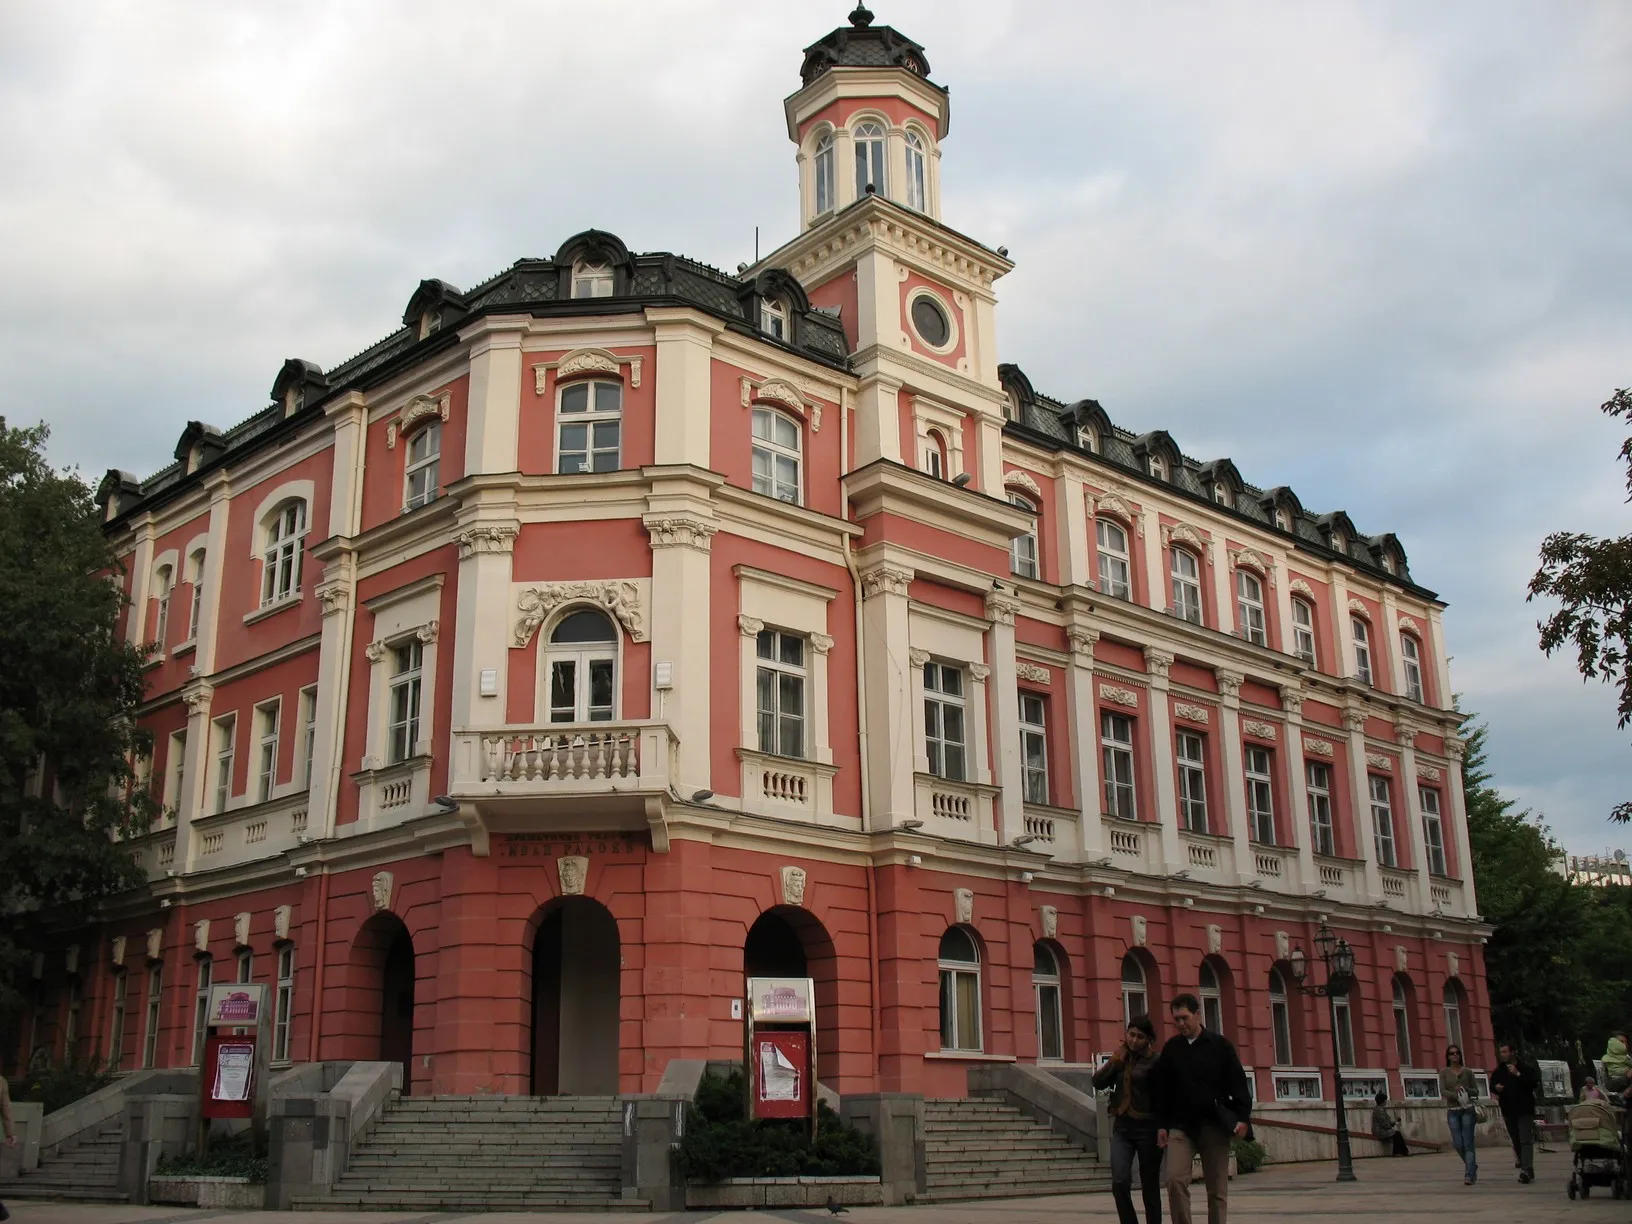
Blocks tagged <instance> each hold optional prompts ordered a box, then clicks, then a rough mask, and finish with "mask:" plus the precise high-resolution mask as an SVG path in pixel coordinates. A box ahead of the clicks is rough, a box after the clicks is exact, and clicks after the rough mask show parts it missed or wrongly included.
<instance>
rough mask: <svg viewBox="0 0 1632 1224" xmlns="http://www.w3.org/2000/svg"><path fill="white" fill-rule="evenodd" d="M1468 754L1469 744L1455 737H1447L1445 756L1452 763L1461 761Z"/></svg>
mask: <svg viewBox="0 0 1632 1224" xmlns="http://www.w3.org/2000/svg"><path fill="white" fill-rule="evenodd" d="M1467 753H1468V745H1467V742H1466V741H1464V740H1462V739H1460V738H1459V737H1457V736H1455V735H1447V736H1446V737H1445V756H1446V757H1447V758H1448V759H1450V760H1452V761H1461V760H1462V758H1463V757H1465V756H1466V755H1467Z"/></svg>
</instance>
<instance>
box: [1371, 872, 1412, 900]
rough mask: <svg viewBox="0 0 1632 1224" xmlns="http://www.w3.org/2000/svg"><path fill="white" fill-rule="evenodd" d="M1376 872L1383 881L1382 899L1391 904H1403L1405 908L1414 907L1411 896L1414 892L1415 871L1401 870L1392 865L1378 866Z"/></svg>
mask: <svg viewBox="0 0 1632 1224" xmlns="http://www.w3.org/2000/svg"><path fill="white" fill-rule="evenodd" d="M1377 874H1378V875H1379V876H1381V877H1382V881H1383V899H1384V900H1385V901H1387V902H1389V903H1390V904H1391V905H1399V906H1403V907H1405V908H1406V909H1415V908H1416V906H1414V905H1412V903H1411V901H1412V897H1413V895H1414V894H1415V892H1416V882H1417V873H1416V872H1414V871H1401V870H1398V869H1396V868H1393V867H1379V868H1378V869H1377Z"/></svg>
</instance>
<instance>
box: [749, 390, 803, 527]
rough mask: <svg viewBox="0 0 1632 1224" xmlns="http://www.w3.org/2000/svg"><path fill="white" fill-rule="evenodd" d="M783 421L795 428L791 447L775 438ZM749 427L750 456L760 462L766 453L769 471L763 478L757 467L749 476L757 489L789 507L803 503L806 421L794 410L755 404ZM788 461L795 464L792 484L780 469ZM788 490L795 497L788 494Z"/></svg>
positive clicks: (755, 490)
mask: <svg viewBox="0 0 1632 1224" xmlns="http://www.w3.org/2000/svg"><path fill="white" fill-rule="evenodd" d="M783 422H785V423H787V424H788V425H791V426H792V427H793V436H794V441H793V445H792V446H789V445H788V444H787V443H785V442H779V441H777V440H776V427H777V425H778V424H779V423H783ZM762 424H763V427H764V428H765V429H766V430H767V431H768V432H769V434H770V436H769V437H762V436H761V434H760V429H761V426H762ZM749 426H750V435H751V441H750V444H749V451H750V454H751V459H752V461H753V462H755V463H757V461H758V460H759V459H760V458H761V457H762V456H763V458H764V460H765V462H766V464H767V465H768V467H769V472H768V474H767V475H766V476H765V477H763V478H762V477H761V476H760V473H759V472H758V471H757V470H755V471H753V472H752V473H751V476H750V479H751V480H752V482H753V490H754V492H755V493H761V494H763V495H764V496H766V497H771V498H775V499H776V500H777V501H780V502H786V503H787V504H788V505H790V506H802V505H804V504H805V423H804V422H803V421H801V420H800V419H799V418H798V417H796V416H794V415H793V414H792V413H791V412H783V411H781V410H780V409H778V408H771V407H769V406H767V405H765V404H755V405H754V408H753V413H752V416H751V417H750V421H749ZM779 461H780V463H779ZM786 463H792V464H793V481H792V483H791V485H790V484H789V482H788V481H787V479H786V478H785V475H784V474H783V472H782V471H781V465H782V464H786ZM789 493H791V494H792V496H788V494H789Z"/></svg>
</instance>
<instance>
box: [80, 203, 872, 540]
mask: <svg viewBox="0 0 1632 1224" xmlns="http://www.w3.org/2000/svg"><path fill="white" fill-rule="evenodd" d="M579 260H588V261H590V262H595V263H601V262H605V263H609V264H610V265H611V266H612V268H613V272H614V276H613V293H612V296H611V297H598V298H574V297H573V296H572V268H573V265H574V263H576V262H577V261H579ZM773 288H775V289H779V290H786V289H787V283H786V282H785V281H784V280H782V279H781V278H780V277H779V276H778V275H777V273H776V272H775V271H770V272H766V273H763V274H761V275H760V277H759V278H758V279H757V281H756V280H754V279H743V278H741V277H736V276H730V275H727V274H726V273H724V272H721V271H719V270H718V269H716V268H711V267H709V266H708V265H707V264H703V263H698V262H697V261H696V260H692V259H687V258H686V257H685V256H683V255H675V254H672V253H669V252H666V251H658V252H653V253H649V254H644V255H637V254H634V253H632V252H631V251H630V250H629V248H628V247H627V246H626V245H625V244H624V242H623V240H622V239H620V238H619V237H618V236H617V235H616V234H609V233H607V232H606V231H604V230H585V231H583V232H582V233H580V234H574V235H573V236H572V237H571V238H569V239H567V241H566V242H564V243H563V244H562V245H561V248H560V249H559V250H558V251H557V252H556V254H555V256H554V257H553V258H550V259H520V260H517V261H516V262H515V263H514V264H513V265H511V266H510V267H509V268H507V269H505V270H504V271H503V272H500V273H498V274H497V275H496V276H492V277H490V278H488V279H487V280H485V281H483V282H482V283H480V284H479V285H476V286H475V287H474V288H471V289H468V290H465V291H460V290H458V289H455V288H454V287H453V286H452V285H449V284H448V283H447V282H445V281H441V280H436V279H428V280H423V281H421V282H420V283H419V287H418V288H417V289H416V290H415V291H414V294H413V296H412V298H411V299H410V300H409V304H408V308H407V310H406V311H405V312H404V315H403V319H404V322H403V326H402V327H400V328H398V329H397V330H396V331H394V332H392V333H391V334H390V335H388V336H386V337H385V338H384V339H383V340H380V341H378V342H377V343H375V344H373V345H371V346H370V347H368V348H366V349H364V350H363V351H362V352H361V353H358V354H357V355H356V356H355V357H351V358H349V359H347V360H345V361H342V362H341V363H340V364H339V365H336V366H335V367H334V368H332V369H330V370H329V371H327V372H326V373H325V372H324V370H323V369H322V367H320V366H318V365H317V364H315V363H313V362H310V361H305V360H302V359H300V358H290V359H289V360H287V361H285V362H284V363H283V366H282V368H281V369H280V370H279V373H278V377H277V379H276V381H275V382H274V383H273V388H272V399H273V402H272V403H270V404H269V405H268V406H267V407H265V408H263V409H261V410H260V411H259V412H257V413H255V414H254V415H253V416H251V417H249V418H248V419H247V420H244V421H241V422H240V423H239V424H237V425H235V426H233V427H232V428H231V429H228V430H225V431H224V432H216V433H215V435H214V436H215V437H216V438H218V439H219V441H220V447H221V451H222V452H225V453H227V454H228V455H229V456H230V455H231V453H232V452H247V451H248V450H249V449H251V448H254V447H258V446H260V445H263V444H265V443H266V442H268V441H269V440H271V439H273V438H276V437H281V436H283V435H284V434H285V433H286V432H288V431H289V430H293V429H298V428H299V427H300V423H301V422H304V421H307V420H311V419H313V418H314V417H317V416H321V415H322V410H321V408H320V407H319V405H320V404H322V403H323V402H324V401H325V400H327V399H330V398H332V397H333V396H335V395H339V394H341V393H343V392H347V391H361V390H367V389H368V388H370V387H374V386H378V385H379V384H381V383H383V382H385V381H386V380H387V379H390V378H393V377H395V376H396V375H397V374H398V373H399V372H400V371H401V370H403V369H405V368H407V367H410V366H412V365H413V364H415V363H416V362H418V361H420V360H422V359H423V358H424V357H426V356H427V355H428V354H430V353H433V352H437V351H440V350H441V349H442V348H444V347H448V346H452V345H455V344H457V343H458V342H459V341H458V332H459V328H460V327H462V326H464V325H466V324H468V323H472V322H475V321H476V320H478V319H480V318H482V317H483V316H485V315H488V314H508V315H515V314H532V315H534V316H538V317H546V318H547V317H553V316H573V315H606V314H632V315H639V314H641V313H642V312H643V311H645V309H646V308H647V307H649V306H691V307H694V308H696V309H698V310H702V311H704V312H706V313H708V314H710V315H713V316H714V317H716V318H718V319H720V320H721V321H722V322H724V323H725V325H726V326H727V327H730V328H732V329H733V330H736V331H740V332H746V333H751V334H753V335H755V336H757V337H759V338H761V339H765V337H764V336H763V335H762V333H761V332H760V330H759V316H758V307H757V296H758V294H759V293H762V292H764V291H765V290H767V289H773ZM782 296H783V298H784V300H786V301H787V302H788V305H789V308H790V315H791V318H790V322H791V324H792V326H791V327H790V329H789V336H788V338H787V339H786V340H785V341H784V342H783V344H784V346H785V347H791V348H793V349H794V350H796V351H797V352H798V353H799V354H800V355H801V356H803V357H807V358H809V359H810V360H813V361H818V362H821V363H823V364H825V365H828V366H832V367H834V368H837V369H846V368H848V366H849V362H850V346H849V344H848V343H847V342H846V340H845V337H844V325H843V324H842V323H841V322H840V321H839V319H838V317H837V316H836V315H834V314H832V313H829V312H828V311H825V310H822V309H819V308H817V307H814V306H811V305H810V304H809V299H808V298H806V297H805V295H804V292H803V290H802V289H800V291H799V292H798V293H797V294H793V293H791V292H785V293H783V294H782ZM426 313H434V314H435V315H436V316H437V317H436V323H437V326H436V327H435V328H432V329H425V328H423V327H422V326H421V323H422V320H423V317H424V315H425V314H426ZM291 387H300V388H302V389H304V391H305V395H304V397H303V399H302V401H301V403H300V406H299V408H298V410H297V411H295V412H293V413H291V412H289V411H287V410H286V409H287V405H286V400H285V393H286V392H287V391H288V390H289V389H290V388H291ZM201 428H202V427H201ZM178 451H179V453H178V457H177V460H176V462H175V463H173V464H171V465H170V466H169V467H166V468H163V469H162V470H160V471H158V472H155V473H154V474H153V475H152V476H149V477H148V478H147V479H146V480H141V481H137V480H135V478H133V477H131V476H130V475H129V474H128V473H121V472H110V473H109V474H108V475H107V476H106V477H104V479H103V481H102V487H103V494H104V495H103V499H102V500H103V504H104V505H106V503H107V500H108V498H114V499H115V504H116V505H117V511H116V513H115V514H114V515H112V516H110V518H111V519H112V520H117V519H118V518H119V517H123V516H124V515H126V514H129V513H131V512H132V511H133V510H136V509H139V508H143V507H146V506H150V505H154V504H157V503H158V502H160V501H163V500H165V499H166V498H168V497H171V496H175V495H176V494H177V493H178V492H180V491H181V490H183V489H185V488H188V487H191V485H192V483H193V479H194V473H193V472H189V471H188V465H187V457H186V452H185V450H182V449H180V448H178ZM195 471H196V467H195ZM116 495H117V496H116Z"/></svg>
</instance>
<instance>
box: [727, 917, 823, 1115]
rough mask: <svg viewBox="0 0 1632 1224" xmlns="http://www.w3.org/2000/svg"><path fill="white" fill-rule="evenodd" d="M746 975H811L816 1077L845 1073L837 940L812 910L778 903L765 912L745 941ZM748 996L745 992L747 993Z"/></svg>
mask: <svg viewBox="0 0 1632 1224" xmlns="http://www.w3.org/2000/svg"><path fill="white" fill-rule="evenodd" d="M742 976H743V977H744V978H755V977H808V978H811V979H812V980H813V981H814V983H815V987H816V1076H817V1079H818V1080H819V1081H821V1082H822V1083H826V1084H833V1083H834V1082H835V1081H836V1080H837V1079H838V1076H839V1072H840V1063H839V1059H840V1053H839V974H838V957H837V956H836V955H835V953H834V951H833V940H832V939H831V938H830V937H829V936H828V933H827V928H826V927H824V926H823V925H822V924H821V923H820V922H819V921H818V920H817V919H816V917H815V916H814V915H813V914H811V912H810V911H809V910H805V909H800V908H799V907H797V906H792V905H779V906H777V907H776V908H774V909H768V910H766V911H765V912H764V913H763V914H761V915H760V916H759V917H758V918H757V919H756V920H755V921H754V925H753V926H751V927H749V928H748V937H747V938H746V939H744V940H743V944H742ZM744 997H746V990H745V991H744Z"/></svg>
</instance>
